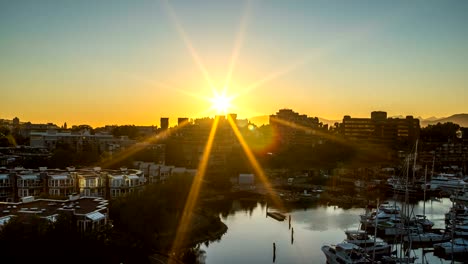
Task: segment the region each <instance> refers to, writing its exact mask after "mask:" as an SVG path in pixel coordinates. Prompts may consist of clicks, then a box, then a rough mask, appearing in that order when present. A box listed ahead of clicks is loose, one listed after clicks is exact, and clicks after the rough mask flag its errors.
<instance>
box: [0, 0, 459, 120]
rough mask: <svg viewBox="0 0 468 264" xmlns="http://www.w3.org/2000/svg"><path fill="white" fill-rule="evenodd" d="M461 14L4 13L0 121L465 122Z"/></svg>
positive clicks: (255, 9)
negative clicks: (281, 117)
mask: <svg viewBox="0 0 468 264" xmlns="http://www.w3.org/2000/svg"><path fill="white" fill-rule="evenodd" d="M467 12H468V3H467V2H466V1H450V2H446V1H424V2H420V1H412V2H408V1H388V2H384V1H379V2H375V1H349V2H342V1H295V2H293V3H290V2H288V1H197V2H196V3H195V2H192V1H156V0H154V1H98V2H95V1H3V2H2V3H1V4H0V36H1V37H0V39H1V41H0V57H1V58H2V59H1V60H0V87H1V94H2V96H1V107H0V113H1V117H2V118H9V119H12V118H13V117H15V116H18V117H20V119H21V120H27V121H31V122H33V123H34V122H36V123H40V122H54V123H58V124H62V123H63V122H68V123H69V124H89V125H92V126H99V125H105V124H129V123H132V124H139V125H152V124H153V125H159V122H158V120H159V118H160V117H163V116H166V117H170V118H171V122H175V120H176V118H177V117H180V116H184V117H190V118H196V117H203V116H214V115H215V114H218V113H220V112H235V113H237V114H238V116H239V117H240V118H248V117H252V116H258V115H269V114H273V113H275V112H276V111H277V109H279V108H293V109H295V110H296V111H298V112H300V113H306V114H308V115H312V116H320V117H323V118H328V119H337V120H339V119H342V118H343V116H344V115H351V116H353V117H354V116H355V117H367V116H369V113H370V112H371V111H373V110H384V111H387V112H388V113H389V116H392V115H403V116H404V115H413V116H415V117H416V116H422V117H426V118H427V117H430V116H437V117H443V116H450V115H452V114H456V113H463V112H466V110H467V109H466V104H465V100H466V98H467V97H468V89H466V84H467V81H468V79H467V78H468V77H467V75H466V69H467V68H468V57H467V54H468V53H467V52H466V47H468V28H467V27H466V25H467V24H468V16H466V14H467ZM213 98H215V99H213ZM218 99H219V100H218ZM220 101H221V103H220ZM219 104H221V105H222V106H220V105H219Z"/></svg>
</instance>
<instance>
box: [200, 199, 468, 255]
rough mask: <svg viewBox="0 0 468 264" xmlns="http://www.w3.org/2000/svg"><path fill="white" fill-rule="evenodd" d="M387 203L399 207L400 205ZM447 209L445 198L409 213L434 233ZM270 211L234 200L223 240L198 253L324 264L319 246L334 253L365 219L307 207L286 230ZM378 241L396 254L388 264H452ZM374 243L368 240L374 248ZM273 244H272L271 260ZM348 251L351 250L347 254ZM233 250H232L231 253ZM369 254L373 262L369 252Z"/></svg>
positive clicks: (293, 212)
mask: <svg viewBox="0 0 468 264" xmlns="http://www.w3.org/2000/svg"><path fill="white" fill-rule="evenodd" d="M389 203H390V204H391V203H395V204H397V205H398V206H401V202H398V201H389ZM451 206H452V201H450V199H449V198H442V199H440V200H427V201H425V202H423V201H418V202H416V203H415V204H412V210H413V211H414V213H415V214H420V215H422V214H423V209H424V211H425V215H426V217H427V219H428V220H430V221H432V222H433V223H434V225H433V229H434V230H445V229H446V222H445V214H446V213H447V212H449V211H450V208H451ZM271 209H272V208H271V207H268V206H267V204H266V203H265V202H252V201H251V202H250V203H246V202H241V201H237V200H234V201H233V202H232V205H231V208H230V210H229V213H228V214H224V215H221V218H222V221H223V222H224V223H225V224H226V225H227V226H228V231H227V232H226V234H224V235H223V236H222V237H221V239H220V240H218V241H215V242H212V243H206V244H202V245H201V247H200V249H201V250H203V251H204V257H205V262H206V263H208V264H210V263H326V262H327V257H326V255H325V254H324V253H323V251H322V250H321V249H322V248H323V246H325V245H333V246H334V247H335V248H336V246H337V245H338V244H340V243H342V242H343V241H344V240H345V239H347V238H348V236H347V234H346V233H345V232H346V231H348V233H353V232H357V230H360V229H361V223H360V215H362V214H364V213H365V209H364V208H350V209H343V208H340V207H337V206H326V205H311V206H310V207H307V208H305V207H304V208H290V209H289V210H288V211H287V212H286V213H285V215H286V217H291V222H290V224H288V221H277V220H275V219H274V218H271V217H265V216H266V214H267V210H268V211H270V210H271ZM292 229H293V230H294V231H293V232H292ZM350 231H352V232H350ZM359 232H361V231H359ZM359 232H357V233H359ZM370 233H371V235H372V232H370ZM292 236H293V237H292ZM371 237H372V236H371ZM377 238H378V239H377V241H376V242H379V243H381V242H383V241H385V242H386V243H388V244H389V245H390V246H391V252H393V253H394V254H393V258H392V259H387V260H388V261H390V263H391V262H392V261H393V263H395V261H397V259H398V258H400V259H403V260H404V261H405V262H400V263H406V261H407V260H413V261H414V263H451V258H450V256H447V255H446V254H445V255H443V256H440V254H436V255H435V253H440V252H439V251H441V250H436V251H437V252H434V248H433V247H432V245H428V244H424V243H417V242H418V241H412V243H411V244H412V245H411V249H410V250H408V245H409V243H404V241H401V240H396V239H393V238H392V239H389V238H388V237H386V239H385V240H382V239H380V238H379V236H377ZM373 239H374V238H373V237H372V238H371V241H372V242H373ZM457 241H458V240H457ZM272 243H275V255H274V257H275V258H274V259H273V252H272ZM443 243H447V242H443ZM345 247H346V246H345ZM349 247H353V246H348V247H347V248H349ZM233 248H235V249H236V250H235V252H234V251H233V250H232V249H233ZM440 248H441V247H440ZM406 252H409V256H410V258H406V259H405V255H404V253H406ZM369 253H370V254H369ZM367 254H368V255H369V256H370V257H371V258H372V251H370V252H368V253H367ZM454 263H463V259H455V261H454Z"/></svg>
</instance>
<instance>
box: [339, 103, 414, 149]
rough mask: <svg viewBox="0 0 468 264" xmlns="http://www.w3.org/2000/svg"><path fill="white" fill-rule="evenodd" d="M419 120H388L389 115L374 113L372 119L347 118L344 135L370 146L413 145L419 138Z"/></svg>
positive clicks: (344, 121)
mask: <svg viewBox="0 0 468 264" xmlns="http://www.w3.org/2000/svg"><path fill="white" fill-rule="evenodd" d="M419 131H420V126H419V119H415V118H413V117H412V116H407V117H406V118H387V113H386V112H382V111H374V112H372V113H371V117H370V118H352V117H350V116H345V117H344V118H343V123H342V134H343V135H344V137H345V138H346V139H349V140H352V141H358V142H363V143H370V144H385V145H393V144H396V143H406V144H412V143H414V142H415V141H416V139H417V138H418V137H419Z"/></svg>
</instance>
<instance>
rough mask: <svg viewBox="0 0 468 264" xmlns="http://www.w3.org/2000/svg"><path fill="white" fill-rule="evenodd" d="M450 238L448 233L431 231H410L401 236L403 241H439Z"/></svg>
mask: <svg viewBox="0 0 468 264" xmlns="http://www.w3.org/2000/svg"><path fill="white" fill-rule="evenodd" d="M450 239H451V236H450V235H448V234H437V233H432V232H424V233H419V232H410V233H409V234H407V235H406V236H404V237H403V240H404V241H405V242H413V243H441V242H446V241H449V240H450Z"/></svg>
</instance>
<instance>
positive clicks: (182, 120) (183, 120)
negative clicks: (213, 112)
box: [177, 117, 189, 126]
mask: <svg viewBox="0 0 468 264" xmlns="http://www.w3.org/2000/svg"><path fill="white" fill-rule="evenodd" d="M188 122H189V119H188V117H179V118H177V125H179V126H181V125H186V124H188Z"/></svg>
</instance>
